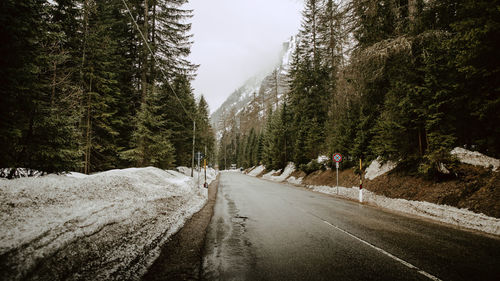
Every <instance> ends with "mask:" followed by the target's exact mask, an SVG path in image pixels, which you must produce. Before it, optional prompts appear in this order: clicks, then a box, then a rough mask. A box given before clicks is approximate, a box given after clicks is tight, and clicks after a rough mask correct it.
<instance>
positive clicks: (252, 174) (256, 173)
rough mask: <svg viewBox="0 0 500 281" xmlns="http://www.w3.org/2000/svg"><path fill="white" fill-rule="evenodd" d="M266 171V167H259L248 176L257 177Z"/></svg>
mask: <svg viewBox="0 0 500 281" xmlns="http://www.w3.org/2000/svg"><path fill="white" fill-rule="evenodd" d="M265 169H266V167H264V165H260V166H257V167H256V168H254V169H252V170H251V171H250V172H248V175H250V176H252V177H256V176H258V175H260V174H261V173H262V172H263V171H264V170H265Z"/></svg>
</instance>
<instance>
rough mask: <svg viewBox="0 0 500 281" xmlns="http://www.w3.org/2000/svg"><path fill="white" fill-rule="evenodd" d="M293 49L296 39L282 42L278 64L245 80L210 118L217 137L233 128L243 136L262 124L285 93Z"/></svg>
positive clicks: (292, 38)
mask: <svg viewBox="0 0 500 281" xmlns="http://www.w3.org/2000/svg"><path fill="white" fill-rule="evenodd" d="M296 46H297V38H296V37H295V36H294V37H291V38H290V40H289V41H288V42H285V43H283V49H282V52H281V59H280V63H279V64H278V65H277V66H276V67H275V68H274V70H272V71H271V72H270V73H269V72H268V73H264V74H259V75H256V76H254V77H252V78H250V79H248V80H247V81H246V82H245V83H244V85H242V86H241V87H240V88H238V89H237V90H236V91H234V92H233V93H232V94H231V95H230V96H229V97H228V98H227V99H226V101H224V103H223V104H222V105H221V106H220V107H219V108H218V109H217V110H216V111H215V112H214V113H213V114H212V115H211V117H210V119H211V122H212V126H213V128H215V130H216V132H217V138H220V136H221V135H222V132H223V131H224V130H227V129H228V128H230V127H232V126H234V125H236V126H237V127H238V128H239V130H240V131H241V132H243V133H244V132H247V131H248V130H250V128H252V127H253V128H260V127H261V126H262V125H263V124H264V122H265V119H266V115H267V114H268V112H269V110H271V109H272V110H275V109H276V108H277V107H278V105H279V103H280V102H281V101H282V100H283V98H284V96H285V95H286V93H287V92H288V83H287V79H288V73H289V70H290V63H291V61H292V56H293V53H294V52H295V49H296Z"/></svg>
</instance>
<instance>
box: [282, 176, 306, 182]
mask: <svg viewBox="0 0 500 281" xmlns="http://www.w3.org/2000/svg"><path fill="white" fill-rule="evenodd" d="M303 179H304V178H303V177H300V178H296V177H294V176H291V177H289V178H288V179H287V180H286V181H287V182H289V183H291V184H302V180H303Z"/></svg>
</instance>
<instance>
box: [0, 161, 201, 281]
mask: <svg viewBox="0 0 500 281" xmlns="http://www.w3.org/2000/svg"><path fill="white" fill-rule="evenodd" d="M206 200H207V190H206V189H204V188H197V187H195V185H194V182H193V179H192V178H191V177H187V176H185V175H183V174H181V173H178V172H175V171H164V170H160V169H157V168H153V167H148V168H140V169H137V168H132V169H124V170H111V171H107V172H102V173H97V174H93V175H89V176H82V175H81V174H78V173H70V174H69V176H67V175H60V176H57V175H49V176H45V177H40V178H21V179H15V180H9V181H0V229H1V230H2V231H1V232H0V256H2V277H3V278H5V280H20V279H25V278H26V277H27V276H28V275H30V274H38V269H37V268H39V266H43V265H46V264H49V265H50V264H54V263H56V264H58V266H52V267H50V268H47V269H46V271H50V272H48V273H47V272H46V274H48V275H49V276H45V277H44V276H43V275H42V276H39V277H40V278H41V279H51V277H50V276H52V277H53V276H66V277H67V278H68V279H75V278H76V279H80V280H109V279H116V280H120V279H127V280H130V279H139V278H140V277H141V275H142V274H143V273H144V272H145V270H146V269H147V267H148V266H149V265H150V264H151V263H152V262H153V261H154V259H155V258H156V257H157V256H158V255H159V253H160V248H161V246H162V245H163V244H164V243H165V242H166V240H167V238H168V237H169V236H171V235H172V234H174V233H175V232H177V230H178V229H179V228H181V227H182V225H183V224H184V222H185V221H186V220H187V219H188V218H189V217H191V216H192V215H193V214H194V213H196V212H197V211H199V210H200V209H201V208H202V207H203V206H204V205H205V202H206ZM64 259H69V260H73V261H77V262H78V264H79V265H78V266H76V265H75V264H74V263H70V262H68V263H61V262H59V261H60V260H64Z"/></svg>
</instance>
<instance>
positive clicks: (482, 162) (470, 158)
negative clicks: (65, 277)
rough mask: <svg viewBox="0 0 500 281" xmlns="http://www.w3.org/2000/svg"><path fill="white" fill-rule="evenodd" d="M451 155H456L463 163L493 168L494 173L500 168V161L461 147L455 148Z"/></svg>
mask: <svg viewBox="0 0 500 281" xmlns="http://www.w3.org/2000/svg"><path fill="white" fill-rule="evenodd" d="M450 153H451V155H455V156H456V157H457V158H458V160H459V161H460V162H462V163H466V164H470V165H474V166H482V167H485V168H489V167H490V166H491V167H493V171H498V167H499V166H500V160H499V159H495V158H492V157H489V156H486V155H484V154H482V153H479V152H477V151H470V150H467V149H464V148H461V147H455V148H454V149H453V150H452V151H451V152H450Z"/></svg>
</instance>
